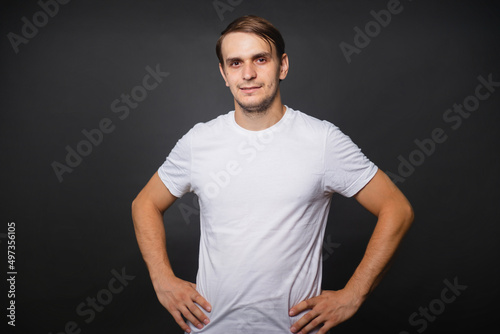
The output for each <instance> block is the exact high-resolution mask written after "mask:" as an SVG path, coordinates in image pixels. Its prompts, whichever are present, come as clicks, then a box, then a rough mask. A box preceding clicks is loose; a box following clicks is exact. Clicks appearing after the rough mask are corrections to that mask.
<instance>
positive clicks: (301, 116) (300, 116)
mask: <svg viewBox="0 0 500 334" xmlns="http://www.w3.org/2000/svg"><path fill="white" fill-rule="evenodd" d="M290 111H291V114H292V118H293V119H294V123H296V124H301V125H302V126H305V127H307V128H309V129H310V130H313V131H328V129H329V128H331V127H332V126H333V127H335V125H333V123H331V122H329V121H327V120H321V119H319V118H317V117H315V116H312V115H310V114H306V113H305V112H302V111H300V110H294V109H291V108H290Z"/></svg>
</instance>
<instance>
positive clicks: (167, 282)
mask: <svg viewBox="0 0 500 334" xmlns="http://www.w3.org/2000/svg"><path fill="white" fill-rule="evenodd" d="M155 283H157V284H155V291H156V295H157V296H158V300H159V301H160V303H161V304H162V305H163V306H164V307H165V308H166V309H167V310H168V312H170V314H171V315H172V316H173V317H174V319H175V321H176V322H177V324H178V325H179V326H180V327H181V328H182V329H183V330H184V331H186V332H187V333H190V332H191V329H190V328H189V326H188V325H187V324H186V322H185V321H184V319H183V318H182V316H184V317H185V318H186V319H187V320H189V321H190V322H191V323H192V324H193V325H195V326H196V327H197V328H200V329H201V328H203V326H204V325H206V324H208V323H209V322H210V320H209V319H208V317H207V316H206V315H205V313H203V312H202V311H201V310H200V308H199V307H198V306H197V305H196V304H198V305H200V306H201V307H203V308H204V309H205V310H206V311H207V312H210V311H211V310H212V307H211V306H210V304H209V303H208V302H207V301H206V300H205V298H203V297H202V296H201V295H200V294H199V293H198V291H196V284H194V283H191V282H187V281H184V280H182V279H180V278H177V277H175V276H170V277H169V278H168V279H163V280H162V282H155ZM195 303H196V304H195Z"/></svg>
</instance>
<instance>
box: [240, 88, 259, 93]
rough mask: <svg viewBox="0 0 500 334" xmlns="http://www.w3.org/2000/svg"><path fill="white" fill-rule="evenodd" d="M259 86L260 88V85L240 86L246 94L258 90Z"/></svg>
mask: <svg viewBox="0 0 500 334" xmlns="http://www.w3.org/2000/svg"><path fill="white" fill-rule="evenodd" d="M259 88H260V86H248V87H240V89H241V91H242V92H243V93H245V94H251V93H253V92H255V91H257V90H258V89H259Z"/></svg>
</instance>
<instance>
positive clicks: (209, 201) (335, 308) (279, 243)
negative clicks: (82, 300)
mask: <svg viewBox="0 0 500 334" xmlns="http://www.w3.org/2000/svg"><path fill="white" fill-rule="evenodd" d="M216 51H217V55H218V58H219V61H220V63H219V68H220V72H221V75H222V77H223V79H224V81H225V83H226V86H227V87H229V89H230V90H231V93H232V94H233V97H234V102H235V110H234V111H231V112H229V113H227V114H225V115H221V116H219V117H218V118H216V119H214V120H212V121H209V122H207V123H199V124H196V125H195V126H194V127H193V128H192V129H191V130H190V131H189V132H188V133H187V134H186V135H184V136H183V137H182V138H181V139H180V140H179V141H178V142H177V144H176V146H175V147H174V149H173V150H172V151H171V152H170V154H169V156H168V157H167V159H166V161H165V163H164V164H163V165H162V166H161V167H160V168H159V170H158V172H157V173H155V174H154V176H153V177H152V178H151V180H150V181H149V182H148V184H147V185H146V186H145V187H144V189H143V190H142V191H141V192H140V193H139V195H138V196H137V198H136V199H135V200H134V202H133V205H132V215H133V220H134V226H135V229H136V234H137V240H138V244H139V247H140V249H141V252H142V254H143V257H144V260H145V262H146V264H147V266H148V269H149V272H150V276H151V280H152V282H153V286H154V289H155V291H156V294H157V296H158V299H159V301H160V302H161V304H162V305H163V306H164V307H165V308H166V309H167V310H168V311H169V312H170V313H171V315H172V316H173V317H174V319H175V321H176V322H177V324H179V326H180V327H181V328H182V329H183V330H184V331H185V332H187V333H191V332H200V333H206V334H221V333H266V334H274V333H280V334H282V333H287V332H288V333H289V332H293V333H320V334H324V333H326V332H327V331H328V330H329V329H330V328H332V327H334V326H335V325H337V324H339V323H341V322H343V321H345V320H347V319H348V318H350V317H351V316H353V315H354V313H355V312H356V311H357V310H358V309H359V307H360V306H361V304H362V303H363V302H364V300H365V299H366V298H367V296H368V294H369V293H370V292H371V291H372V290H373V288H374V287H375V286H376V285H377V283H378V281H379V280H380V278H381V277H382V275H383V273H384V272H385V270H386V269H387V266H388V263H389V262H390V260H391V258H392V257H393V254H394V252H395V251H396V248H397V247H398V245H399V243H400V241H401V239H402V237H403V235H404V234H405V232H406V231H407V230H408V228H409V226H410V225H411V222H412V220H413V211H412V208H411V206H410V204H409V203H408V201H407V200H406V198H405V197H404V195H403V194H402V193H401V192H400V191H399V190H398V189H397V187H396V186H395V185H394V184H393V183H392V182H391V181H390V179H389V178H388V177H387V176H386V175H385V174H384V173H383V172H382V171H380V170H378V169H377V167H376V166H375V165H374V164H373V163H372V162H370V161H369V160H368V159H367V158H366V157H365V156H364V155H363V154H362V153H361V151H360V149H359V148H358V147H357V146H356V145H354V144H353V143H352V141H351V140H350V139H349V137H347V136H345V135H344V134H343V133H342V132H340V130H339V129H338V128H337V127H335V126H334V125H333V124H331V123H329V122H326V121H320V120H318V119H316V118H313V117H311V116H308V115H306V114H304V113H302V112H299V111H296V110H293V109H291V108H289V107H287V106H285V105H283V104H282V102H281V97H280V88H279V82H280V81H281V80H284V79H285V78H286V76H287V73H288V68H289V62H288V56H287V54H286V53H285V52H284V42H283V39H282V37H281V34H280V33H279V31H278V30H277V29H276V28H275V27H274V26H273V25H272V24H271V23H269V22H268V21H266V20H264V19H262V18H259V17H256V16H245V17H241V18H239V19H237V20H235V21H233V22H232V23H231V24H229V26H228V27H227V28H226V30H225V31H223V32H222V34H221V37H220V39H219V41H218V42H217V47H216ZM191 191H192V192H194V193H196V194H197V195H198V197H199V202H200V229H201V238H200V257H199V269H198V274H197V278H196V284H193V283H190V282H186V281H184V280H181V279H179V278H177V277H176V276H175V275H174V272H173V270H172V268H171V266H170V263H169V260H168V256H167V252H166V245H165V230H164V226H163V219H162V215H163V212H164V211H165V210H166V209H167V208H169V207H170V206H171V205H172V203H174V201H175V200H176V199H177V198H179V197H181V196H182V195H183V194H185V193H187V192H191ZM335 192H338V193H340V194H342V195H344V196H347V197H351V196H353V197H354V198H355V199H356V200H357V201H358V202H359V203H361V204H362V205H363V206H364V207H365V208H366V209H367V210H369V211H370V212H372V213H373V214H375V215H376V216H377V217H378V221H377V225H376V227H375V229H374V232H373V235H372V237H371V238H370V241H369V243H368V246H367V249H366V253H365V255H364V257H363V259H362V261H361V262H360V264H359V266H358V267H357V269H356V271H355V272H354V274H353V275H352V277H351V279H350V280H349V281H348V282H347V284H346V286H345V287H344V288H343V289H341V290H338V291H322V290H321V275H322V260H321V255H322V254H321V252H322V244H323V237H324V230H325V226H326V222H327V217H328V212H329V208H330V200H331V196H332V194H333V193H335Z"/></svg>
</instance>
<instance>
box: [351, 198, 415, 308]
mask: <svg viewBox="0 0 500 334" xmlns="http://www.w3.org/2000/svg"><path fill="white" fill-rule="evenodd" d="M412 221H413V211H412V209H411V207H410V206H406V205H403V206H401V205H398V204H395V205H393V206H392V207H389V208H388V209H386V210H385V211H382V212H381V213H380V214H379V216H378V221H377V225H376V226H375V229H374V231H373V234H372V236H371V238H370V241H369V242H368V246H367V248H366V252H365V255H364V256H363V259H362V260H361V262H360V264H359V265H358V267H357V268H356V270H355V272H354V274H353V275H352V277H351V278H350V280H349V281H348V282H347V284H346V286H345V289H346V290H350V291H351V292H353V293H354V294H355V295H357V296H358V297H359V303H360V304H361V303H363V302H364V300H365V299H366V297H367V296H368V295H369V294H370V292H371V291H372V290H373V289H374V288H375V287H376V286H377V284H378V283H379V282H380V280H381V279H382V277H383V276H384V274H385V272H386V271H387V269H388V268H389V265H390V262H391V260H392V258H393V256H394V253H395V252H396V249H397V248H398V246H399V244H400V243H401V240H402V238H403V237H404V235H405V234H406V232H407V231H408V229H409V227H410V225H411V223H412Z"/></svg>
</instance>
